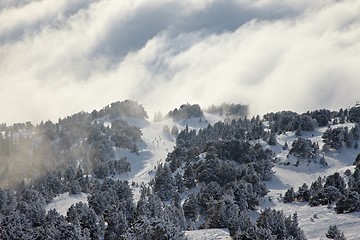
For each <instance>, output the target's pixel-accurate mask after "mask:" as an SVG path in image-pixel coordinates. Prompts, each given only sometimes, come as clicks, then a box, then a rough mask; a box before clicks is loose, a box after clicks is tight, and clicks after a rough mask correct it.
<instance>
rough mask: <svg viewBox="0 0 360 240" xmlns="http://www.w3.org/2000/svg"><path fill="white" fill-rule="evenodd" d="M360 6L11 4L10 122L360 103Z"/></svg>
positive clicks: (4, 23)
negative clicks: (117, 109)
mask: <svg viewBox="0 0 360 240" xmlns="http://www.w3.org/2000/svg"><path fill="white" fill-rule="evenodd" d="M359 12H360V1H357V0H346V1H339V0H337V1H335V0H318V1H313V0H302V1H298V0H283V1H278V0H216V1H215V0H182V1H174V0H131V1H119V0H62V1H57V0H2V1H0V122H6V123H13V122H25V121H32V122H39V121H41V120H44V121H45V120H47V119H51V120H55V121H57V119H58V118H59V117H60V118H63V117H65V116H68V115H71V114H74V113H76V112H79V111H82V110H84V111H92V110H93V109H101V108H102V107H104V106H105V105H108V104H110V103H111V102H115V101H122V100H125V99H133V100H136V101H138V102H139V103H140V104H142V105H143V106H144V107H145V108H146V110H147V111H148V112H149V113H150V114H149V115H151V112H155V111H159V110H160V111H162V112H163V113H166V112H168V111H169V110H171V109H174V108H175V107H179V106H180V105H181V104H183V103H187V102H189V103H198V104H200V105H201V106H203V107H207V106H210V105H211V104H215V105H216V104H221V103H223V102H228V103H232V102H234V103H241V104H248V105H249V107H250V112H251V114H254V115H255V114H260V115H262V114H264V113H267V112H270V111H279V110H292V111H297V112H304V111H307V110H313V109H321V108H330V109H339V108H341V107H342V108H344V107H349V106H352V105H354V103H355V101H358V100H360V94H359V89H360V14H359Z"/></svg>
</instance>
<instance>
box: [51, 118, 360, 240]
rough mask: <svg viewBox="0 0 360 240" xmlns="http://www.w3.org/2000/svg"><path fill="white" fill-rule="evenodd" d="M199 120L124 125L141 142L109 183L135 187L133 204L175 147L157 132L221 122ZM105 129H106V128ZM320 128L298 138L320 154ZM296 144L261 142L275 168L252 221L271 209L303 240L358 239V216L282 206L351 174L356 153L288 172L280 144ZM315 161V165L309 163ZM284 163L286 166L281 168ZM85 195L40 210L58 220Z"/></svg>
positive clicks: (201, 233)
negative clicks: (294, 195) (322, 181)
mask: <svg viewBox="0 0 360 240" xmlns="http://www.w3.org/2000/svg"><path fill="white" fill-rule="evenodd" d="M204 115H205V118H202V119H201V121H200V119H199V118H192V119H188V120H186V121H181V122H174V121H173V120H171V119H164V120H162V121H161V122H150V121H146V120H141V121H140V120H136V119H130V118H127V119H125V120H126V121H128V122H129V124H131V125H135V126H138V127H141V130H142V133H143V136H142V140H143V141H142V142H139V143H138V147H139V154H138V155H137V154H134V153H131V152H130V150H127V149H116V157H117V158H120V157H127V158H128V160H129V162H130V164H131V172H129V173H127V174H124V175H119V176H115V177H114V179H120V180H127V181H129V183H132V182H134V183H136V184H135V185H134V186H132V187H133V194H134V201H135V202H136V201H137V200H138V199H139V185H140V184H141V183H142V182H144V183H148V182H149V181H150V180H151V179H153V177H154V173H155V167H156V166H157V165H158V164H159V163H164V162H165V159H166V156H167V154H168V153H169V152H171V151H172V150H173V148H174V146H175V141H176V138H175V137H174V136H172V135H171V134H170V133H166V132H163V127H164V125H167V126H168V127H169V128H170V129H171V128H172V127H173V126H174V125H176V126H177V127H178V129H179V131H180V130H182V129H183V128H185V126H187V125H188V127H189V129H196V130H198V129H199V128H204V127H206V126H207V125H208V124H209V123H210V124H213V123H215V122H217V121H222V120H224V118H223V117H222V116H219V115H214V114H209V113H204ZM106 124H108V125H109V126H111V123H106ZM338 126H347V127H349V129H350V128H351V127H353V124H346V125H336V126H332V128H333V127H338ZM326 129H327V128H326V127H322V128H318V129H316V130H315V131H312V132H303V136H302V137H303V138H307V139H311V141H313V142H317V143H318V144H319V147H320V149H322V145H323V143H322V138H321V136H322V134H323V133H324V132H325V131H326ZM295 139H297V136H295V134H294V132H288V133H285V134H282V135H279V136H277V145H276V146H269V145H267V144H266V143H265V142H262V145H263V146H265V147H267V148H270V149H271V150H273V151H274V152H275V154H276V157H277V159H278V163H277V164H275V166H274V168H273V170H274V172H275V173H274V176H273V178H272V179H271V181H267V182H266V185H267V187H268V189H269V190H270V192H269V193H268V195H267V196H265V197H264V198H263V199H262V202H261V206H260V208H259V209H258V211H257V212H253V214H252V215H253V217H254V218H255V217H257V216H258V214H259V212H260V211H261V210H262V209H265V208H267V207H271V208H274V209H277V210H283V211H284V214H285V215H290V214H293V213H294V212H297V213H298V218H299V225H300V227H301V228H302V229H303V230H304V233H305V235H306V237H307V238H308V239H326V237H325V233H326V231H327V230H328V228H329V226H330V225H335V224H336V225H337V226H338V228H339V229H340V230H341V231H343V232H344V234H345V236H346V237H347V239H360V230H359V229H358V224H359V222H360V213H350V214H335V212H334V209H332V207H333V206H331V207H330V208H328V206H318V207H310V206H309V205H308V204H307V203H291V204H290V203H286V204H285V203H283V202H282V200H281V199H280V196H283V195H284V194H285V192H286V190H287V189H289V188H290V187H294V189H295V190H297V188H298V187H299V186H301V185H302V184H303V183H306V184H307V185H309V186H310V184H311V183H312V182H313V181H315V180H316V179H317V178H318V177H319V176H328V175H330V174H333V173H334V172H339V173H341V174H343V173H344V172H345V171H346V169H351V170H353V168H354V167H353V166H352V163H353V161H354V160H355V157H356V156H357V154H358V153H359V150H355V149H347V148H343V149H341V150H340V151H328V152H322V151H320V154H321V156H325V159H326V162H327V163H328V166H327V167H324V166H322V165H321V164H319V159H320V157H318V158H316V159H313V160H311V161H310V162H308V160H300V165H299V166H298V167H295V166H294V163H295V162H296V161H297V158H295V157H293V156H289V157H288V153H289V149H287V150H282V147H283V145H284V144H285V142H287V143H288V145H289V148H291V144H292V142H293V141H294V140H295ZM315 161H316V162H315ZM286 162H290V164H289V165H285V164H284V163H286ZM87 196H88V195H87V194H84V193H81V194H78V195H69V194H68V193H64V194H61V195H59V196H57V197H56V198H55V199H54V200H53V201H52V202H51V203H49V204H48V205H47V206H46V210H50V209H53V208H55V209H57V210H58V211H59V212H60V213H61V214H63V215H66V212H67V210H68V208H69V207H70V206H71V205H73V204H75V203H78V202H80V201H82V202H84V203H87ZM185 235H186V236H187V238H188V239H189V240H203V239H231V238H230V236H229V233H228V231H227V230H226V229H204V230H194V231H186V232H185Z"/></svg>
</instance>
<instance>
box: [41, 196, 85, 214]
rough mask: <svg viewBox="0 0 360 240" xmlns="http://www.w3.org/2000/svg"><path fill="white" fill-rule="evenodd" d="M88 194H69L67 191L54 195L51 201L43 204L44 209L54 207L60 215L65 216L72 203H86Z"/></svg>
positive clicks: (47, 209)
mask: <svg viewBox="0 0 360 240" xmlns="http://www.w3.org/2000/svg"><path fill="white" fill-rule="evenodd" d="M87 197H88V194H86V193H79V194H74V195H69V192H65V193H63V194H60V195H59V196H57V197H55V198H54V199H53V200H52V201H51V203H49V204H47V205H46V206H45V210H46V211H49V210H51V209H56V211H58V212H59V213H60V214H61V215H64V216H66V212H67V210H68V209H69V208H70V207H71V206H72V205H74V204H76V203H79V202H83V203H86V204H87V203H88V200H87Z"/></svg>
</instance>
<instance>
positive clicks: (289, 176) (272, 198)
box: [260, 124, 360, 239]
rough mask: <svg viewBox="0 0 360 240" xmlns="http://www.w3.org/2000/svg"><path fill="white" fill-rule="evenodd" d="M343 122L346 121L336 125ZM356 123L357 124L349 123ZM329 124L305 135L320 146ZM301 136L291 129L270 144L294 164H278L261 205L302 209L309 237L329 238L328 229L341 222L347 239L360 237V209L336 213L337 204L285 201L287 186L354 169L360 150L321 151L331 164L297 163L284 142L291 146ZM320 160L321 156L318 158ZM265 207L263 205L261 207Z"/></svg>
mask: <svg viewBox="0 0 360 240" xmlns="http://www.w3.org/2000/svg"><path fill="white" fill-rule="evenodd" d="M336 126H337V127H338V126H343V125H336ZM347 126H348V127H349V128H350V127H353V124H347ZM326 129H327V128H326V127H325V128H318V129H316V130H315V131H313V132H304V133H303V136H302V137H303V138H306V139H310V140H311V141H312V142H317V143H318V144H319V146H320V149H321V147H322V145H323V142H322V138H321V136H322V134H323V133H324V132H325V130H326ZM295 139H297V137H296V136H295V134H294V133H293V132H288V133H285V134H282V135H280V136H277V145H276V146H272V147H270V148H271V149H272V150H273V151H275V152H276V156H277V158H278V159H279V161H280V162H286V161H289V162H291V164H290V165H284V164H276V165H275V166H274V168H273V170H274V172H275V174H274V176H273V177H272V180H271V181H268V182H266V185H267V187H268V189H269V190H270V192H269V194H268V195H267V196H266V197H265V198H264V199H263V202H262V205H261V208H262V209H264V208H266V207H271V208H274V209H277V210H283V211H284V213H285V214H286V215H290V214H293V213H294V212H297V213H298V217H299V225H300V227H301V228H302V229H303V230H304V232H305V235H306V237H307V238H308V239H326V236H325V233H326V232H327V230H328V228H329V226H330V225H335V224H336V225H337V226H338V228H339V229H340V230H341V231H343V232H344V234H345V236H346V238H347V239H360V230H359V227H358V224H359V222H360V214H359V213H350V214H336V213H335V212H334V209H333V208H330V209H329V208H328V207H327V206H318V207H310V206H309V205H308V204H307V203H283V202H282V200H281V199H280V196H284V194H285V192H286V190H287V189H289V188H290V187H294V189H295V190H297V188H298V187H299V186H301V185H302V184H303V183H306V184H307V185H310V184H311V183H312V182H313V181H315V180H316V179H317V178H318V177H319V176H322V177H323V176H328V175H330V174H333V173H334V172H339V173H341V174H343V173H344V172H345V170H346V169H351V170H352V169H353V168H354V166H352V163H353V162H354V160H355V158H356V156H357V154H359V152H360V151H359V150H355V149H348V148H342V149H340V150H338V151H334V150H331V151H328V152H322V151H321V152H320V155H321V156H325V159H326V162H327V163H328V166H327V167H324V166H322V165H321V164H319V163H318V162H319V161H317V163H315V162H314V161H313V160H312V161H310V163H308V162H307V160H304V161H300V165H299V166H298V167H295V166H294V165H293V163H294V162H295V161H296V159H295V158H294V157H292V156H290V157H289V158H287V155H288V153H289V150H282V146H283V145H284V144H285V142H287V143H288V144H289V146H291V143H292V142H293V141H294V140H295ZM317 160H319V159H317ZM260 210H261V209H260Z"/></svg>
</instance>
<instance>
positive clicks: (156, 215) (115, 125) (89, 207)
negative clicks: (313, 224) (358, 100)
mask: <svg viewBox="0 0 360 240" xmlns="http://www.w3.org/2000/svg"><path fill="white" fill-rule="evenodd" d="M207 111H208V112H211V113H212V114H219V115H224V118H227V119H226V120H225V121H219V122H216V123H215V124H213V125H212V124H208V125H207V127H205V128H200V129H196V128H192V127H191V126H188V125H186V126H184V127H182V128H181V129H180V131H179V130H178V129H177V128H176V129H175V128H173V129H172V131H171V134H173V135H176V143H175V146H174V149H173V150H171V151H169V153H168V155H167V157H166V159H165V162H164V163H160V164H159V165H157V166H156V168H155V169H154V173H153V174H154V177H153V179H152V180H151V181H150V182H149V183H148V184H147V183H143V184H141V183H133V182H128V181H120V180H117V178H116V176H119V175H124V174H126V173H127V172H130V171H131V164H130V163H131V161H132V159H130V158H128V157H124V156H121V154H119V152H118V150H119V149H127V151H129V152H131V153H132V154H133V156H135V155H137V154H139V150H140V147H141V146H143V145H144V142H143V140H142V138H141V137H142V127H144V126H146V124H147V120H146V119H147V118H148V114H147V112H146V111H145V109H144V108H143V106H142V105H140V104H138V103H137V102H135V101H131V100H125V101H122V102H115V103H112V104H110V105H108V106H106V107H104V108H103V109H101V110H99V111H97V110H94V111H92V112H91V113H86V112H80V113H77V114H74V115H72V116H69V117H66V118H64V119H59V120H58V122H56V123H53V122H51V121H46V122H41V123H40V124H37V125H33V124H32V123H30V122H27V123H17V124H13V125H12V126H7V125H6V124H2V125H1V126H0V132H1V134H0V162H1V165H0V166H1V167H0V171H1V179H0V184H1V185H0V186H1V189H0V227H1V228H0V238H1V239H185V234H184V231H185V230H192V229H208V228H226V229H228V230H229V233H230V235H231V236H232V237H233V238H234V239H305V235H304V233H303V231H302V230H301V229H300V227H299V219H298V215H297V213H296V212H294V213H293V214H291V215H285V214H284V213H283V212H282V211H279V210H274V209H271V208H265V209H263V210H261V211H260V210H259V209H260V205H261V201H263V199H264V197H265V196H266V195H267V194H268V188H267V185H266V184H267V182H268V181H270V180H271V179H272V176H273V174H274V172H273V166H274V165H275V164H291V163H290V160H286V159H282V160H279V159H278V158H277V157H276V152H274V151H273V150H272V148H271V147H272V146H277V145H279V143H278V142H277V138H278V136H280V135H281V134H284V133H287V132H294V134H295V135H296V136H297V139H296V140H294V141H293V142H292V143H290V142H289V143H285V144H284V145H283V146H280V147H281V148H282V149H286V150H288V152H289V157H294V158H295V159H297V160H296V163H295V164H294V165H301V164H302V163H305V164H306V163H308V164H309V162H311V161H312V162H314V163H315V162H316V164H319V165H321V166H323V167H326V165H327V161H326V159H325V157H323V154H322V153H324V152H326V151H337V150H341V149H342V148H354V149H357V148H358V140H359V137H360V130H359V126H358V124H359V123H360V108H357V107H353V108H351V109H346V110H342V109H340V110H339V111H330V110H325V109H323V110H317V111H311V112H310V111H309V112H306V113H303V114H298V113H295V112H290V111H284V112H277V113H269V114H266V115H265V116H264V117H263V118H261V117H260V116H256V117H252V118H247V117H246V116H245V115H246V113H247V111H248V109H247V106H244V105H241V104H223V105H220V106H218V107H217V106H211V107H210V108H209V109H208V110H207ZM167 117H169V118H172V119H173V120H174V123H176V122H177V121H182V120H184V119H191V118H195V119H198V121H206V120H205V117H204V112H203V110H202V109H201V107H200V106H199V105H197V104H194V105H191V104H184V105H182V106H181V107H180V108H179V109H174V110H172V111H170V112H169V113H168V114H167ZM134 123H136V124H134ZM347 123H349V124H350V123H351V124H352V125H351V126H352V127H348V125H346V124H347ZM175 126H176V125H175ZM179 127H180V126H179ZM319 127H327V130H326V131H325V132H324V134H323V135H322V139H323V145H322V147H321V148H320V147H319V144H318V142H316V143H315V142H312V141H311V140H310V139H307V138H306V136H304V135H306V134H305V133H306V132H309V133H311V132H312V131H314V130H315V129H316V128H319ZM359 159H360V157H359V156H358V157H357V158H356V159H354V166H355V168H354V171H350V170H349V171H347V172H346V175H344V176H341V174H339V173H334V174H332V175H330V176H327V177H325V178H319V179H318V181H316V182H314V183H307V184H306V183H304V185H303V186H302V187H301V188H299V190H298V191H295V190H294V189H289V191H288V192H286V194H285V196H283V199H282V200H283V201H284V202H288V203H289V204H290V203H291V202H294V201H308V202H309V204H310V205H311V206H316V205H320V204H325V205H326V204H329V205H335V207H334V211H335V212H336V213H347V212H354V211H360V207H359V206H360V197H359V194H360V191H359V186H358V185H359V179H360V177H359V176H358V175H359V166H360V163H359V162H360V160H359ZM149 174H150V173H149ZM139 184H140V189H141V192H140V197H139V199H137V200H136V201H135V200H134V197H133V195H134V192H133V191H134V188H133V186H134V185H139ZM308 185H311V186H310V187H308ZM66 192H69V194H71V195H76V194H79V193H86V194H88V201H87V203H82V202H79V203H77V204H74V205H73V206H71V207H70V208H69V209H68V211H67V213H66V215H65V216H63V215H61V214H60V213H59V212H57V211H56V210H55V209H53V210H50V211H46V210H45V206H46V205H47V204H48V203H50V202H51V201H52V200H53V199H54V198H55V197H56V196H58V195H60V194H63V193H66ZM256 211H257V212H258V216H257V217H256V218H254V217H253V214H252V213H253V212H256ZM330 230H331V231H330ZM335 230H336V231H335ZM329 231H330V232H329V236H333V235H334V234H335V235H336V234H337V235H336V236H338V235H339V236H342V235H341V233H340V231H339V230H338V229H337V228H336V226H330V228H329ZM334 232H335V233H334ZM324 234H325V233H324ZM324 236H325V235H324Z"/></svg>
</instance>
